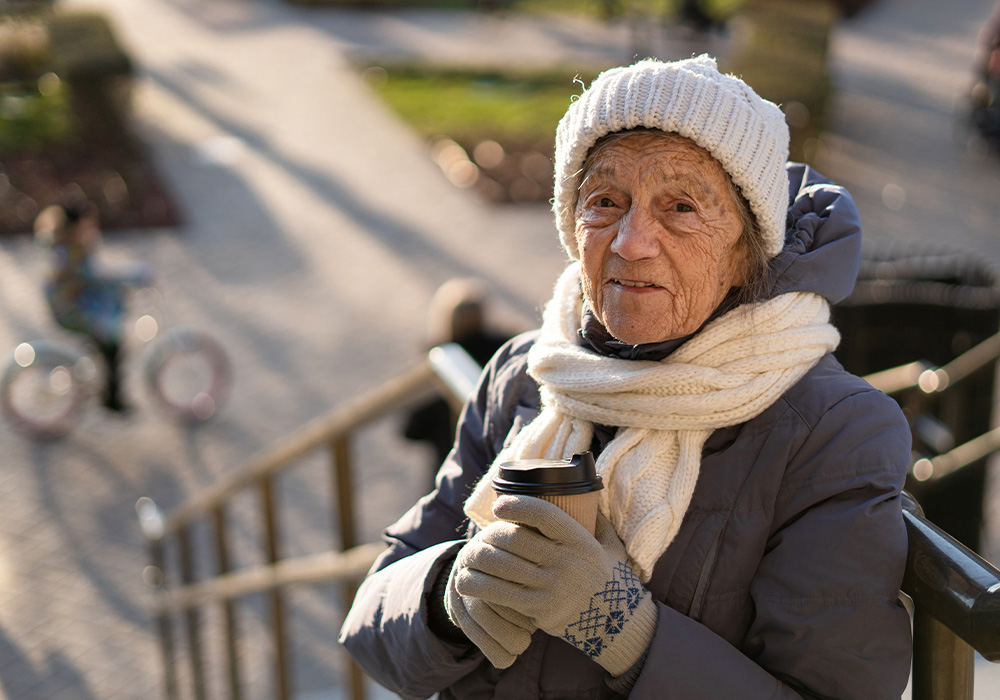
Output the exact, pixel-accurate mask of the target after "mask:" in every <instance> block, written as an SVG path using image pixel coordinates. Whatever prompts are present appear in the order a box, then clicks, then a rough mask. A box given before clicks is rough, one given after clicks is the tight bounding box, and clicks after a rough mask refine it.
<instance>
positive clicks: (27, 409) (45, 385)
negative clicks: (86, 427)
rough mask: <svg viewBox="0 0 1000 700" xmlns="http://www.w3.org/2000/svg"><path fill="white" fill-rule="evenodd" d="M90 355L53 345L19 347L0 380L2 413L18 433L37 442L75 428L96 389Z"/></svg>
mask: <svg viewBox="0 0 1000 700" xmlns="http://www.w3.org/2000/svg"><path fill="white" fill-rule="evenodd" d="M97 375H98V370H97V365H96V364H95V363H94V361H93V359H91V358H90V357H89V356H88V355H85V354H83V353H80V352H78V351H76V350H74V349H73V348H70V347H69V346H66V345H62V344H61V343H56V342H54V341H51V340H36V341H31V342H27V343H21V344H20V345H18V346H17V348H15V350H14V352H13V354H12V356H11V357H10V359H9V360H8V361H7V364H6V366H5V367H4V371H3V375H2V377H0V408H2V409H3V414H4V416H5V417H6V418H7V420H8V421H9V422H10V424H11V425H12V426H13V427H14V428H15V429H17V430H18V431H20V432H22V433H24V434H26V435H30V436H31V437H36V438H55V437H59V436H61V435H65V434H66V433H68V432H69V431H70V430H72V429H73V427H74V426H76V424H77V422H79V420H80V416H81V414H82V412H83V407H84V405H85V403H86V402H87V400H88V398H89V397H90V396H91V395H92V394H93V393H94V387H95V386H96V384H97Z"/></svg>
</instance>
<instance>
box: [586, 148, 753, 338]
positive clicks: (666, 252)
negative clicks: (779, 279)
mask: <svg viewBox="0 0 1000 700" xmlns="http://www.w3.org/2000/svg"><path fill="white" fill-rule="evenodd" d="M741 231H742V225H741V220H740V215H739V209H738V207H737V204H736V202H735V200H734V198H733V195H732V191H731V188H730V186H729V184H728V175H727V174H726V172H725V170H723V168H722V166H721V165H720V164H719V162H718V161H717V160H715V159H714V158H713V157H712V156H711V155H709V153H708V152H707V151H705V150H704V149H702V148H700V147H699V146H697V145H695V144H694V143H693V142H692V141H690V140H688V139H685V138H683V137H680V136H677V135H675V134H671V135H667V134H664V133H663V132H636V133H633V134H628V135H626V136H623V137H621V138H620V139H618V140H615V141H611V142H609V143H607V144H604V145H603V146H599V147H598V148H597V149H596V150H595V151H594V152H593V153H592V154H591V156H590V158H589V159H588V162H587V164H586V166H585V172H584V177H583V181H582V183H581V186H580V193H579V199H578V201H577V207H576V241H577V245H578V246H579V257H580V260H581V262H582V276H583V291H584V295H585V297H586V299H587V301H588V302H589V304H590V306H591V308H592V309H593V310H594V313H595V314H596V315H597V318H598V320H600V321H601V323H602V324H603V325H604V327H605V328H607V329H608V331H609V332H610V333H611V334H612V335H613V336H614V337H615V338H618V339H619V340H621V341H622V342H625V343H628V344H632V345H639V344H643V343H653V342H661V341H665V340H671V339H674V338H681V337H684V336H686V335H689V334H691V333H693V332H695V331H696V330H698V328H700V327H701V325H702V324H703V323H704V322H705V321H706V320H707V319H708V317H709V316H710V315H711V313H712V311H714V310H715V308H716V307H717V306H718V305H719V303H720V302H721V301H722V299H723V298H724V297H725V296H726V294H727V292H728V291H729V289H730V288H732V287H735V286H739V285H740V284H742V283H743V281H744V277H745V274H746V272H745V269H746V262H745V259H746V255H745V251H744V250H743V246H742V245H741V244H740V238H741ZM637 284H638V285H640V286H634V285H637Z"/></svg>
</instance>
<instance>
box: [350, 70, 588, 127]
mask: <svg viewBox="0 0 1000 700" xmlns="http://www.w3.org/2000/svg"><path fill="white" fill-rule="evenodd" d="M385 71H386V73H384V74H383V73H381V72H380V71H379V70H378V69H377V68H376V69H369V70H368V71H366V75H367V76H370V77H372V78H373V79H372V81H371V82H372V85H373V88H374V89H375V90H376V92H377V93H378V94H379V95H380V96H381V97H382V98H383V99H384V100H385V101H386V103H387V104H389V106H390V107H391V108H392V109H393V110H394V111H395V112H396V113H397V114H399V115H400V117H402V118H403V119H404V120H405V121H407V122H408V123H410V124H411V125H412V126H413V127H414V128H415V129H416V130H417V131H418V132H419V133H421V134H423V135H424V136H427V137H431V136H436V135H441V134H443V135H447V136H449V137H451V138H452V139H455V140H456V141H475V140H477V139H482V138H492V139H495V140H498V141H505V140H508V141H515V142H518V143H531V144H546V145H550V144H551V143H552V141H553V139H554V137H555V129H556V125H557V124H558V123H559V119H560V118H561V117H562V115H563V114H564V113H565V112H566V108H567V107H569V104H570V101H571V99H572V97H573V96H574V95H578V94H579V93H580V92H581V91H582V86H581V85H580V84H579V83H574V82H573V80H574V77H576V76H574V75H573V74H572V73H569V72H566V73H540V74H517V73H511V74H501V73H497V72H493V71H483V72H479V71H474V70H467V69H454V70H450V69H427V70H416V69H413V68H392V67H387V68H385ZM580 77H581V78H582V79H583V80H584V81H585V82H586V83H588V84H589V82H590V81H591V80H592V79H593V78H594V77H595V76H593V75H587V76H580Z"/></svg>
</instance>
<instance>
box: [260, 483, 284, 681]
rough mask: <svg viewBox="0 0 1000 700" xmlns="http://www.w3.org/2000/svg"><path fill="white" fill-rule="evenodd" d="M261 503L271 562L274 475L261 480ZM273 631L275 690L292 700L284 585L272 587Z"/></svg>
mask: <svg viewBox="0 0 1000 700" xmlns="http://www.w3.org/2000/svg"><path fill="white" fill-rule="evenodd" d="M260 492H261V504H262V505H263V508H264V540H265V549H266V551H267V561H268V563H270V564H274V563H276V562H277V561H278V559H279V556H280V553H279V549H280V548H279V545H278V516H277V502H276V500H277V499H276V497H275V493H274V477H272V476H265V477H264V478H262V479H261V480H260ZM270 597H271V632H272V639H273V640H274V663H275V686H276V688H275V690H276V692H277V697H278V700H289V699H290V698H291V689H290V686H289V676H288V649H287V647H286V644H285V600H284V594H283V592H282V589H281V587H280V586H275V587H274V588H273V589H271V595H270Z"/></svg>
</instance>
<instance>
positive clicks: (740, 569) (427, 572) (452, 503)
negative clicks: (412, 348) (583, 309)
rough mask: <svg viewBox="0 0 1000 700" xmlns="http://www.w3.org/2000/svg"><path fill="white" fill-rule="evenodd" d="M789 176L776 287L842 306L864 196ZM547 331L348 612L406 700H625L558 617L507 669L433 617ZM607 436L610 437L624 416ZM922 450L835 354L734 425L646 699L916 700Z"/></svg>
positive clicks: (481, 403) (499, 386)
mask: <svg viewBox="0 0 1000 700" xmlns="http://www.w3.org/2000/svg"><path fill="white" fill-rule="evenodd" d="M789 175H790V179H791V183H792V184H791V192H790V195H791V206H790V208H789V215H788V230H787V234H786V242H785V249H784V251H783V252H782V253H781V254H780V255H779V256H778V257H777V258H775V259H774V260H773V261H772V271H773V272H774V274H775V277H774V279H775V283H774V286H773V289H772V290H771V292H772V294H777V293H782V292H792V291H813V292H817V293H819V294H822V295H823V296H824V297H826V298H827V299H828V300H829V301H830V302H831V303H836V302H837V301H839V300H841V299H843V298H844V297H845V296H846V295H847V294H848V293H849V292H850V289H851V287H852V286H853V284H854V279H855V275H856V270H857V265H858V261H859V257H860V229H859V225H858V219H857V211H856V209H855V207H854V204H853V202H852V201H851V199H850V197H849V195H848V194H847V193H846V192H845V191H844V190H842V189H840V188H838V187H835V186H833V185H831V184H829V183H828V182H826V181H825V179H824V178H822V176H819V175H818V174H816V173H815V172H814V171H811V170H810V169H809V168H807V167H805V166H800V165H790V166H789ZM584 335H585V336H586V337H585V339H584V340H581V342H589V343H590V345H591V346H593V348H594V351H595V352H604V353H609V354H617V355H619V356H637V357H643V358H644V359H649V358H650V357H651V356H653V357H655V356H657V355H658V356H661V357H662V356H663V354H664V353H667V352H669V351H670V350H671V347H670V346H661V347H640V348H628V347H624V346H621V345H620V344H616V343H615V341H613V339H608V338H601V337H600V333H599V332H592V331H585V333H584ZM534 337H535V336H534V335H532V334H527V335H524V336H520V337H518V338H515V339H514V340H513V341H512V342H511V343H509V344H508V345H507V346H505V347H504V348H503V349H501V351H500V352H499V353H498V354H497V356H496V357H495V358H494V359H493V360H492V362H491V363H490V364H489V365H488V366H487V368H486V370H485V372H484V374H483V377H482V379H481V382H480V385H479V390H478V395H477V396H476V397H475V398H474V399H473V400H472V401H471V402H470V403H469V404H468V405H467V406H466V408H465V411H464V413H463V416H462V419H461V423H460V425H459V436H458V440H457V442H456V446H455V449H454V450H453V451H452V453H451V455H450V456H449V458H448V459H447V460H446V461H445V463H444V465H443V466H442V468H441V471H440V472H439V474H438V477H437V484H436V489H435V490H434V491H433V492H432V493H430V494H429V495H427V496H425V497H424V498H422V499H421V500H420V501H419V502H418V503H417V504H416V505H415V506H414V507H413V508H412V509H411V510H410V511H408V512H407V513H406V514H405V515H404V516H403V517H402V518H401V519H400V520H399V521H398V522H396V523H395V524H394V525H392V526H391V527H390V528H389V529H388V530H387V531H386V539H387V541H388V543H389V548H388V549H387V550H386V552H385V553H384V554H383V555H382V557H381V558H380V559H379V560H378V561H377V562H376V564H375V566H374V567H373V568H372V571H371V572H370V573H369V575H368V577H367V578H366V580H365V582H364V583H363V585H362V586H361V588H360V590H359V591H358V595H357V598H356V600H355V602H354V605H353V607H352V608H351V610H350V612H349V614H348V617H347V620H346V621H345V623H344V627H343V630H342V635H341V640H342V642H343V643H344V645H345V646H346V647H347V649H348V650H349V652H350V653H351V654H352V655H353V656H354V657H355V658H356V659H357V660H358V662H359V663H360V664H361V665H362V666H363V667H364V668H365V669H366V671H367V672H368V673H369V674H370V675H372V676H373V677H374V678H375V679H376V680H378V681H379V682H381V683H382V684H384V685H385V686H387V687H388V688H390V689H391V690H393V691H395V692H397V693H399V694H400V695H401V696H403V697H404V698H423V697H427V696H429V695H432V694H433V693H434V692H438V691H440V692H441V698H442V700H447V699H450V698H456V699H458V698H461V699H466V698H497V699H498V700H525V699H529V698H552V699H553V700H554V699H557V698H558V699H560V700H562V699H566V700H568V699H570V698H617V697H620V695H617V694H616V693H615V692H614V691H613V690H611V688H610V687H609V686H608V684H607V683H606V678H605V677H606V673H605V672H604V670H603V669H602V668H601V667H600V666H598V665H597V664H596V663H595V662H593V661H591V660H590V659H589V658H587V657H586V656H585V655H584V654H583V653H582V652H580V651H578V650H576V649H575V648H574V647H572V646H570V645H569V644H568V643H566V642H564V641H562V640H560V639H557V638H554V637H550V636H548V635H546V634H545V633H543V632H536V633H535V635H534V636H533V638H532V643H531V645H530V646H529V648H528V650H527V651H526V652H524V653H523V654H522V655H521V656H520V657H518V659H517V661H516V662H515V663H514V664H513V665H512V666H511V667H510V668H507V669H504V670H497V669H495V668H493V667H492V666H491V665H490V663H489V662H488V661H487V660H486V659H485V657H484V656H483V654H482V653H481V652H479V651H478V649H476V647H474V646H473V645H472V644H471V643H470V642H468V641H466V640H464V639H463V638H462V637H461V635H458V636H456V635H454V634H436V633H435V631H432V630H438V631H439V632H440V631H441V628H440V625H439V624H438V623H435V622H434V621H431V622H432V624H430V625H429V620H430V618H431V617H432V616H434V615H435V611H438V610H440V607H441V604H440V601H439V600H437V599H436V598H434V599H432V597H433V596H439V595H440V583H439V578H440V577H441V576H443V575H446V573H447V572H446V570H445V567H447V566H449V565H450V562H451V560H452V558H453V556H454V554H455V552H456V551H457V549H458V548H459V547H460V546H461V544H462V543H463V542H464V541H465V539H466V538H467V537H468V536H469V533H470V532H471V529H470V527H469V522H468V520H467V519H466V518H465V516H464V515H463V512H462V503H463V501H464V500H465V498H466V497H467V496H468V494H469V493H470V492H471V490H472V488H473V486H474V484H475V483H476V481H477V480H478V479H479V478H480V477H481V476H482V474H483V473H484V472H485V471H486V470H487V468H488V467H489V465H490V463H491V462H492V461H493V459H494V457H495V456H496V455H497V453H498V452H499V450H500V449H501V447H502V446H503V444H504V442H505V440H507V439H509V437H510V436H512V435H513V434H515V433H516V432H517V431H518V430H519V429H520V428H521V427H523V426H524V425H525V424H526V423H527V422H528V421H530V420H531V419H532V418H533V417H534V416H535V415H537V413H538V407H539V398H538V388H537V386H536V385H535V383H534V382H533V380H532V379H531V378H530V377H528V375H527V374H526V371H525V370H526V365H527V350H528V348H530V347H531V344H532V342H533V339H534ZM596 433H597V437H596V438H595V442H596V444H595V446H594V449H596V450H600V449H601V447H602V445H603V444H604V443H605V442H606V440H607V439H609V438H610V436H611V431H610V430H607V429H603V430H602V429H598V430H597V431H596ZM909 455H910V433H909V429H908V427H907V424H906V421H905V419H904V417H903V415H902V413H901V411H900V410H899V407H898V406H897V405H896V403H895V402H893V401H892V400H891V399H889V398H887V397H886V396H885V395H884V394H882V393H880V392H878V391H876V390H874V389H872V388H871V387H870V386H869V385H868V384H867V383H865V382H864V381H863V380H861V379H859V378H857V377H855V376H853V375H851V374H848V373H847V372H846V371H845V370H844V369H843V368H842V367H841V366H840V364H839V363H838V362H837V361H836V360H835V359H834V358H833V357H832V356H830V355H828V356H826V357H824V358H823V359H822V360H821V361H820V362H819V363H818V364H817V365H816V366H815V367H814V368H813V369H812V370H811V371H810V372H808V373H807V374H806V375H805V377H803V379H802V380H801V381H799V382H798V383H797V384H796V385H795V386H793V387H792V388H791V389H789V390H788V392H787V393H786V394H785V395H784V396H782V397H781V399H779V400H778V401H777V402H775V403H774V405H772V406H771V407H770V408H768V409H767V410H765V411H764V412H763V413H761V414H760V415H759V416H757V417H756V418H754V419H752V420H750V421H748V422H746V423H744V424H742V425H738V426H734V427H730V428H722V429H719V430H716V431H715V432H714V433H713V434H712V435H711V436H710V438H709V439H708V441H707V442H706V444H705V448H704V452H703V456H702V463H701V472H700V476H699V480H698V485H697V487H696V489H695V492H694V496H693V498H692V501H691V505H690V507H689V509H688V511H687V514H686V515H685V517H684V521H683V524H682V526H681V529H680V532H679V533H678V535H677V537H676V539H675V540H674V541H673V543H671V545H670V546H669V547H668V549H667V550H666V552H665V553H664V554H663V556H662V557H661V559H660V560H659V561H658V563H657V564H656V567H655V569H654V572H653V576H652V578H651V579H650V581H649V582H648V584H647V587H648V589H649V590H650V592H651V593H652V595H653V598H654V599H655V600H656V601H657V605H658V608H659V621H658V625H657V629H656V632H655V635H654V637H653V641H652V643H651V646H650V647H649V652H648V656H647V658H646V661H645V664H644V665H643V667H642V672H641V674H640V675H639V677H638V680H637V681H636V683H635V685H634V687H633V688H632V690H631V693H630V694H629V696H628V697H630V698H636V699H640V698H641V699H645V698H649V699H654V698H655V699H656V700H671V699H675V698H676V699H677V700H696V699H698V698H706V699H708V698H711V699H712V700H734V699H739V700H753V699H757V698H761V699H763V698H775V699H777V698H782V699H784V698H835V699H837V700H888V699H890V698H893V699H895V698H899V697H900V695H901V693H902V691H903V689H904V688H905V686H906V681H907V675H908V670H909V660H910V627H909V619H908V616H907V613H906V611H905V609H904V608H903V607H902V606H901V605H900V603H899V601H898V593H899V585H900V582H901V580H902V574H903V566H904V562H905V559H906V535H905V532H904V528H903V520H902V514H901V509H900V498H899V494H900V490H901V489H902V486H903V480H904V477H905V474H906V469H907V465H908V462H909ZM436 584H437V586H436ZM436 588H437V590H435V589H436Z"/></svg>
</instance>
